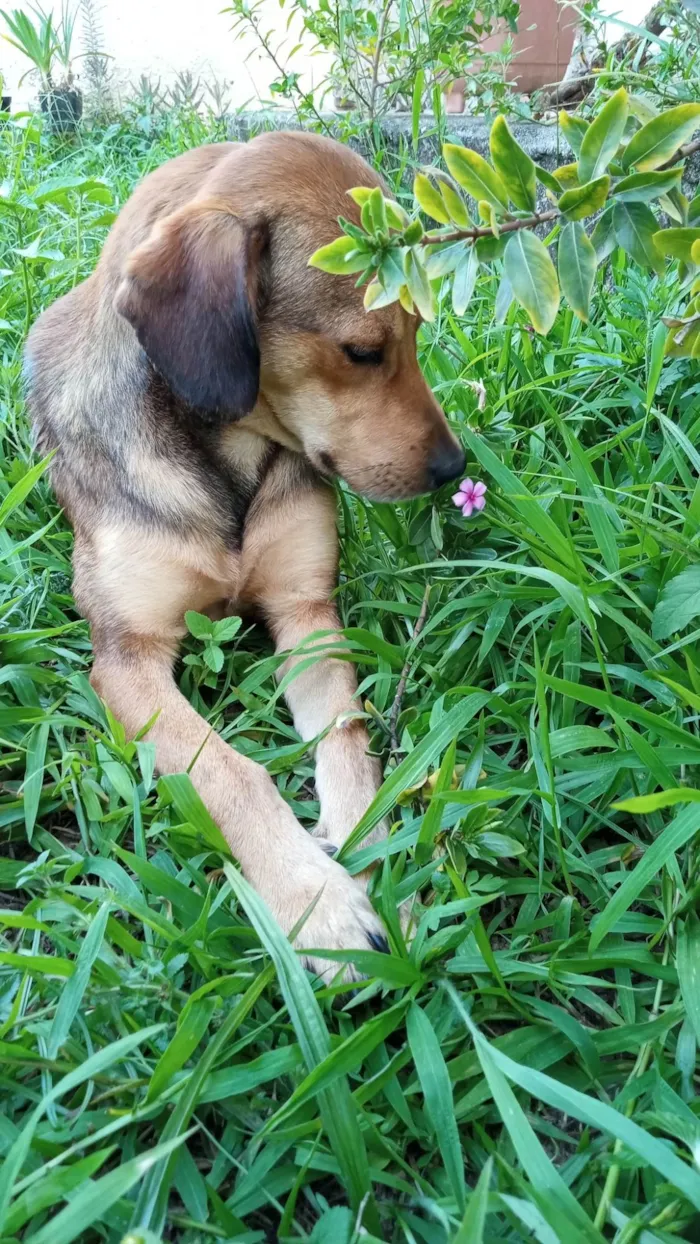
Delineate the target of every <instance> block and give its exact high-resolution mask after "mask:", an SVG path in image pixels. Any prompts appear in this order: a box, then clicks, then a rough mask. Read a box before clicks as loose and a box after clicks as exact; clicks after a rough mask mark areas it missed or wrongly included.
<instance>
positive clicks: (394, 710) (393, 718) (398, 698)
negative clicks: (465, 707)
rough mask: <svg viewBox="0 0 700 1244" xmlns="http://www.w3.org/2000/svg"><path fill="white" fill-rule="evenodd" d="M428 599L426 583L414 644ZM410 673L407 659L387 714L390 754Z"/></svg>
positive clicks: (395, 745) (394, 747)
mask: <svg viewBox="0 0 700 1244" xmlns="http://www.w3.org/2000/svg"><path fill="white" fill-rule="evenodd" d="M429 599H430V584H429V583H426V585H425V591H424V593H423V601H422V604H421V607H420V613H419V614H418V617H417V618H416V625H415V626H414V628H413V642H414V643H415V641H416V640H417V639H418V636H419V635H420V633H421V631H422V630H423V627H424V626H425V621H426V618H427V616H428V601H429ZM410 672H411V658H410V657H407V658H406V662H405V664H404V667H403V669H402V670H401V677H400V678H399V685H398V687H397V688H396V695H395V696H394V703H393V704H392V706H391V712H390V713H389V733H390V737H391V751H392V752H397V751H398V750H399V739H398V735H397V733H396V727H397V725H398V720H399V713H400V712H401V704H402V701H403V697H404V692H405V690H406V683H407V682H408V675H409V674H410Z"/></svg>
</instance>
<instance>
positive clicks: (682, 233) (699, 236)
mask: <svg viewBox="0 0 700 1244" xmlns="http://www.w3.org/2000/svg"><path fill="white" fill-rule="evenodd" d="M654 223H655V224H656V223H657V221H656V219H655V220H654ZM698 241H700V229H659V230H658V232H657V233H655V234H654V245H655V246H656V249H657V250H658V251H660V252H661V254H662V255H669V256H670V257H671V258H672V259H681V260H682V261H683V263H692V262H693V254H692V252H693V246H694V245H695V243H696V242H698Z"/></svg>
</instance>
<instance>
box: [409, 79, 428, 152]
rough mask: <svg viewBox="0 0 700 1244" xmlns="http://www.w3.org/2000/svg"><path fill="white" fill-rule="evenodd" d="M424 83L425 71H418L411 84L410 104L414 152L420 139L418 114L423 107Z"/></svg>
mask: <svg viewBox="0 0 700 1244" xmlns="http://www.w3.org/2000/svg"><path fill="white" fill-rule="evenodd" d="M424 82H425V71H424V70H423V69H419V70H418V71H417V73H416V76H415V79H414V82H413V100H412V103H411V139H412V142H413V150H414V151H417V150H418V139H419V138H420V114H421V108H422V107H423V84H424Z"/></svg>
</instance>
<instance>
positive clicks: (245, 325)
mask: <svg viewBox="0 0 700 1244" xmlns="http://www.w3.org/2000/svg"><path fill="white" fill-rule="evenodd" d="M265 245H266V235H265V230H264V228H263V227H262V226H255V227H254V228H245V227H244V226H243V225H242V224H241V222H240V221H239V220H238V219H237V218H236V217H235V216H234V215H233V214H232V213H231V212H230V211H228V210H227V209H226V208H225V207H223V206H222V205H221V204H218V203H216V202H210V201H206V200H205V201H202V202H199V203H191V204H188V205H187V206H186V207H184V208H181V209H180V210H179V211H177V212H173V214H172V215H170V216H166V217H165V218H164V219H163V220H160V221H158V223H157V224H156V225H155V226H154V229H153V232H152V233H151V235H150V237H149V238H148V239H147V240H146V241H145V242H144V243H143V244H142V245H141V246H139V247H138V249H137V250H135V251H134V252H133V253H132V254H131V255H130V256H129V258H128V260H127V264H126V270H125V273H124V276H123V279H122V282H121V284H120V286H119V289H118V290H117V293H116V297H115V300H114V308H115V310H116V311H117V312H118V313H119V314H120V315H123V316H124V318H125V319H127V320H128V321H129V323H130V324H132V325H133V327H134V329H135V330H136V334H137V336H138V339H139V341H140V343H141V345H142V346H143V349H144V350H145V352H146V354H147V355H148V358H149V359H150V360H151V362H152V363H153V365H154V367H155V368H156V370H157V371H158V372H160V374H161V375H162V376H163V377H164V379H165V380H166V381H167V383H168V384H169V385H170V387H171V389H172V390H173V391H174V393H176V394H177V396H178V397H180V398H181V399H183V400H184V401H185V402H187V403H188V404H189V405H190V406H193V407H195V408H197V409H198V410H200V411H202V412H203V413H205V414H207V415H209V416H210V417H215V418H219V419H221V420H226V421H228V420H234V419H238V418H241V416H243V415H246V414H248V412H249V411H251V410H252V409H253V407H254V405H255V403H256V401H257V397H258V387H259V382H260V349H259V345H258V332H257V323H256V302H257V292H258V280H259V267H260V260H261V255H262V252H263V250H264V248H265Z"/></svg>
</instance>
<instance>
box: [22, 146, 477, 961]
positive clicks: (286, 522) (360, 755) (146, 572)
mask: <svg viewBox="0 0 700 1244" xmlns="http://www.w3.org/2000/svg"><path fill="white" fill-rule="evenodd" d="M378 184H381V183H380V181H379V178H378V177H377V175H376V173H374V171H373V170H371V169H370V168H368V166H367V165H366V164H365V163H364V162H363V161H362V160H361V159H360V157H359V156H357V155H355V154H354V153H353V152H351V151H349V150H348V149H346V148H343V147H341V146H340V145H339V144H337V143H333V142H330V141H329V140H326V139H321V138H318V137H315V136H310V135H302V134H286V135H285V134H268V135H263V136H261V137H260V138H257V139H255V140H254V141H252V142H250V143H248V144H247V145H245V146H238V145H236V144H232V143H222V144H220V145H218V146H211V147H204V148H201V149H199V150H197V151H191V152H188V153H187V154H186V155H184V156H181V157H178V158H177V159H176V160H173V161H171V162H170V163H168V164H166V165H164V166H163V167H162V168H161V169H158V170H157V171H156V172H155V173H153V174H151V175H150V176H149V177H148V178H146V180H145V181H144V182H143V183H142V184H141V186H139V187H138V189H137V190H136V191H135V193H134V194H133V196H132V198H131V199H130V200H129V202H128V203H127V204H126V206H125V207H124V209H123V211H122V213H121V215H120V217H119V219H118V221H117V223H116V225H115V226H114V228H113V230H112V232H111V234H110V236H109V239H108V241H107V243H106V245H105V247H104V250H103V253H102V257H101V259H100V262H99V264H98V266H97V269H96V271H95V272H94V274H93V275H92V276H91V277H90V278H89V279H88V280H87V281H86V282H85V283H84V284H83V285H81V286H78V287H77V288H76V289H74V290H73V291H71V293H69V294H68V295H67V296H66V297H64V298H62V299H61V300H60V301H59V302H58V303H56V304H55V305H54V306H53V307H50V308H49V309H48V310H47V311H46V312H44V314H43V315H42V316H41V317H40V319H39V321H38V323H37V324H36V325H35V326H34V328H33V330H32V333H31V334H30V339H29V343H28V351H27V364H28V375H29V383H30V404H31V410H32V415H33V418H34V421H35V424H36V427H37V431H38V439H39V444H40V447H41V448H42V449H49V448H56V449H57V451H58V452H57V454H56V457H55V460H54V463H53V479H54V484H55V487H56V491H57V493H58V496H59V498H60V500H61V502H62V504H63V505H64V506H65V507H66V510H67V512H68V514H69V516H70V518H71V520H72V522H73V525H74V528H75V534H76V543H75V555H74V569H75V585H74V586H75V596H76V602H77V604H78V606H79V608H80V609H81V610H82V612H83V613H84V614H85V616H86V617H87V618H88V619H89V620H90V622H91V625H92V636H93V645H94V650H95V662H94V670H93V681H94V684H95V686H96V688H97V690H98V691H99V693H100V694H101V695H102V696H103V697H104V699H105V701H106V702H107V704H108V705H109V707H110V709H111V710H112V712H113V713H114V714H115V715H116V717H117V718H118V719H119V720H121V721H122V722H123V723H124V726H125V728H126V730H127V731H128V732H129V733H130V734H132V735H133V734H136V733H138V732H139V731H141V730H142V729H143V728H144V726H146V725H147V723H149V722H151V721H153V719H154V718H155V721H154V722H153V724H152V725H151V727H150V730H149V732H148V737H149V738H150V739H151V740H152V741H153V742H154V743H155V745H156V763H157V767H158V770H159V771H160V772H161V773H172V772H178V771H183V770H186V771H189V772H190V773H191V777H192V781H193V782H194V784H195V786H196V788H197V789H198V791H199V792H200V794H201V796H202V798H203V800H204V802H205V803H206V805H207V807H208V808H209V811H210V812H211V814H212V816H213V817H214V818H215V819H216V821H217V823H218V824H219V825H220V827H221V829H222V831H223V833H224V835H225V836H226V839H227V841H228V842H229V844H230V847H231V850H232V852H233V853H234V855H235V856H236V858H237V859H238V860H239V861H240V864H241V867H242V868H243V870H244V872H245V874H246V876H247V877H248V878H249V879H250V880H251V881H252V883H253V884H254V885H255V886H256V888H257V889H258V891H259V892H260V893H261V894H262V895H263V897H264V898H265V899H266V901H267V902H268V904H269V906H270V908H271V910H272V911H273V913H274V915H275V916H276V918H277V919H278V921H279V922H280V924H281V926H282V927H283V928H284V929H285V930H287V931H289V930H290V929H291V928H292V926H293V925H294V924H295V923H296V922H297V921H298V920H299V919H300V917H301V916H302V914H303V913H304V911H305V909H306V908H307V907H308V906H309V905H310V904H311V903H312V902H313V900H314V899H316V898H317V896H318V895H319V894H320V899H319V901H318V902H317V904H316V906H315V908H314V910H313V912H312V914H311V916H310V918H309V919H308V921H307V923H306V924H305V925H304V928H303V930H302V932H301V934H300V935H299V937H298V939H297V941H298V944H299V945H300V946H302V947H304V948H305V949H309V948H311V949H313V948H333V947H335V948H342V949H348V948H360V947H363V946H366V945H367V944H368V940H369V944H371V945H381V944H382V943H381V938H382V930H381V925H380V922H379V920H378V918H377V916H376V915H375V913H374V912H373V910H372V908H371V906H370V904H369V902H368V900H367V897H366V895H365V893H364V888H363V886H362V884H361V883H360V882H358V881H356V880H354V879H352V878H351V877H349V876H348V874H347V873H346V872H345V871H344V869H342V868H341V867H340V866H339V865H338V864H337V863H336V862H335V861H334V860H333V859H331V858H330V856H329V854H328V849H331V850H332V849H334V848H337V847H339V846H341V845H342V843H343V842H344V841H345V840H346V838H347V836H348V834H349V833H350V832H351V831H352V829H353V828H354V826H355V825H356V823H357V821H358V820H359V818H360V817H361V816H362V814H363V813H364V811H365V810H366V808H367V806H368V805H369V803H370V802H371V800H372V799H373V797H374V794H375V793H376V790H377V788H378V786H379V784H380V782H381V770H380V766H379V763H378V761H377V759H376V758H374V757H371V756H370V755H369V754H368V745H369V741H368V737H367V733H366V730H365V727H364V724H363V723H362V722H361V721H359V720H357V719H356V718H354V717H353V716H352V715H353V713H355V712H356V710H357V708H358V707H359V706H358V705H357V703H356V700H355V693H356V679H355V672H354V665H353V663H352V661H351V660H349V659H347V657H348V653H347V651H346V650H345V649H344V647H343V643H342V638H341V637H340V636H339V635H338V630H339V626H340V622H339V619H338V615H337V612H336V609H335V607H334V605H332V604H331V603H330V602H331V596H332V594H333V590H334V587H335V583H336V576H337V536H336V529H335V505H334V498H333V494H332V492H331V490H330V489H329V488H328V487H327V485H326V483H325V482H324V480H323V478H322V476H327V475H332V474H339V475H342V476H343V477H344V478H345V479H346V480H347V481H348V483H349V484H350V485H351V486H352V487H354V488H356V489H357V490H359V491H361V492H364V493H365V494H367V495H369V496H372V497H379V498H383V499H385V500H388V499H392V498H397V497H401V496H409V495H414V494H416V493H418V492H422V491H426V490H427V489H429V488H430V487H431V486H433V484H434V482H435V473H436V471H438V469H439V471H440V472H441V475H442V477H443V478H445V479H447V478H449V476H450V473H452V474H457V473H458V472H459V471H460V468H461V464H462V462H463V456H462V455H461V454H460V451H459V447H458V445H457V443H456V441H455V439H454V437H453V436H452V434H451V432H450V431H449V429H448V426H447V424H446V421H445V418H444V415H443V414H442V411H441V410H440V408H439V406H438V404H437V403H436V401H435V399H434V398H433V396H432V394H431V393H430V391H429V389H428V388H427V386H426V384H425V381H424V380H423V378H422V376H421V373H420V371H419V368H418V364H417V361H416V346H415V337H416V321H415V319H414V318H413V317H411V316H409V315H407V314H406V312H405V311H403V310H402V309H401V308H400V307H399V306H398V304H395V305H393V306H390V307H387V308H384V309H382V310H380V311H378V312H373V313H372V314H371V315H367V314H366V313H365V311H364V308H363V303H362V291H361V290H357V289H355V285H354V278H342V279H340V278H337V277H331V276H329V275H327V274H325V273H321V272H319V271H317V270H316V269H314V268H310V267H309V266H308V258H309V256H310V255H311V253H312V252H313V251H314V250H316V249H317V248H318V247H319V246H321V245H324V244H325V243H327V242H330V241H332V240H333V238H334V237H335V236H337V232H338V225H337V216H338V215H341V214H342V215H345V216H347V217H349V218H351V219H354V220H355V221H359V210H358V209H357V207H356V206H355V204H354V203H353V201H352V200H351V199H350V198H349V197H348V194H347V191H348V190H349V189H350V188H352V187H353V186H356V185H378ZM346 346H351V347H352V348H353V350H357V349H358V348H359V349H361V350H362V349H364V350H368V349H369V350H381V351H382V356H381V360H380V361H378V362H375V363H373V364H371V365H365V364H358V363H357V362H353V361H351V358H350V357H348V354H347V351H346V349H345V347H346ZM188 609H194V610H197V611H199V612H208V613H210V614H211V615H212V616H220V615H221V614H222V613H223V612H224V611H226V610H231V609H233V610H238V609H241V610H246V609H252V610H255V611H258V612H260V613H262V615H263V616H264V618H265V620H266V621H267V624H268V626H269V628H270V630H271V632H272V635H273V636H274V639H275V644H276V648H277V651H278V652H279V653H280V654H282V655H283V656H284V654H291V655H288V656H287V657H286V659H284V660H283V662H282V664H281V668H280V671H279V674H280V678H282V679H284V680H285V694H286V699H287V702H288V704H289V706H290V709H291V712H292V715H293V717H294V722H295V726H296V728H297V730H298V732H299V734H300V735H301V737H302V738H303V739H305V740H307V741H311V740H314V739H316V738H318V737H319V736H320V742H319V743H318V747H317V755H316V782H317V789H318V795H319V800H320V806H321V815H320V820H319V824H318V827H317V831H316V835H315V836H312V835H310V834H308V833H306V831H305V830H304V829H302V827H301V826H300V825H299V824H298V822H297V821H296V819H295V818H294V816H293V814H292V812H291V811H290V809H289V808H288V807H287V805H286V804H285V803H284V801H283V799H282V798H281V797H280V795H279V794H278V792H277V789H276V787H275V785H274V783H273V782H272V780H271V779H270V777H269V776H268V775H267V773H266V772H265V770H264V769H263V768H261V767H259V766H257V765H254V764H253V763H251V762H250V761H249V760H247V759H245V758H244V757H242V756H240V755H238V754H237V753H235V752H234V751H232V750H231V748H230V747H228V746H227V744H225V743H224V742H223V740H222V739H221V738H219V737H218V736H217V735H216V734H214V733H213V732H211V731H210V729H209V727H208V726H207V725H206V723H205V722H204V721H203V720H202V719H201V718H200V717H199V716H198V715H197V714H196V712H195V711H194V710H193V708H192V707H191V706H190V705H189V704H188V703H187V701H186V700H185V698H184V697H183V696H182V695H181V693H180V692H179V691H178V689H177V687H176V684H175V681H174V679H173V676H172V667H173V662H174V659H175V656H176V653H177V649H178V646H179V642H180V640H181V637H182V636H183V634H184V632H185V626H184V614H185V612H186V611H187V610H188ZM319 632H329V633H330V634H326V635H323V634H319ZM385 832H386V826H385V825H381V826H379V827H378V829H377V830H376V831H375V836H377V835H380V834H383V833H385ZM307 959H308V961H309V963H311V964H313V966H314V967H315V968H316V969H317V970H319V971H323V972H326V973H328V972H331V971H335V970H336V969H335V967H334V966H332V965H330V966H329V964H328V962H327V961H325V960H324V959H323V957H322V956H318V955H316V956H314V955H312V954H309V955H308V956H307Z"/></svg>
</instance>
